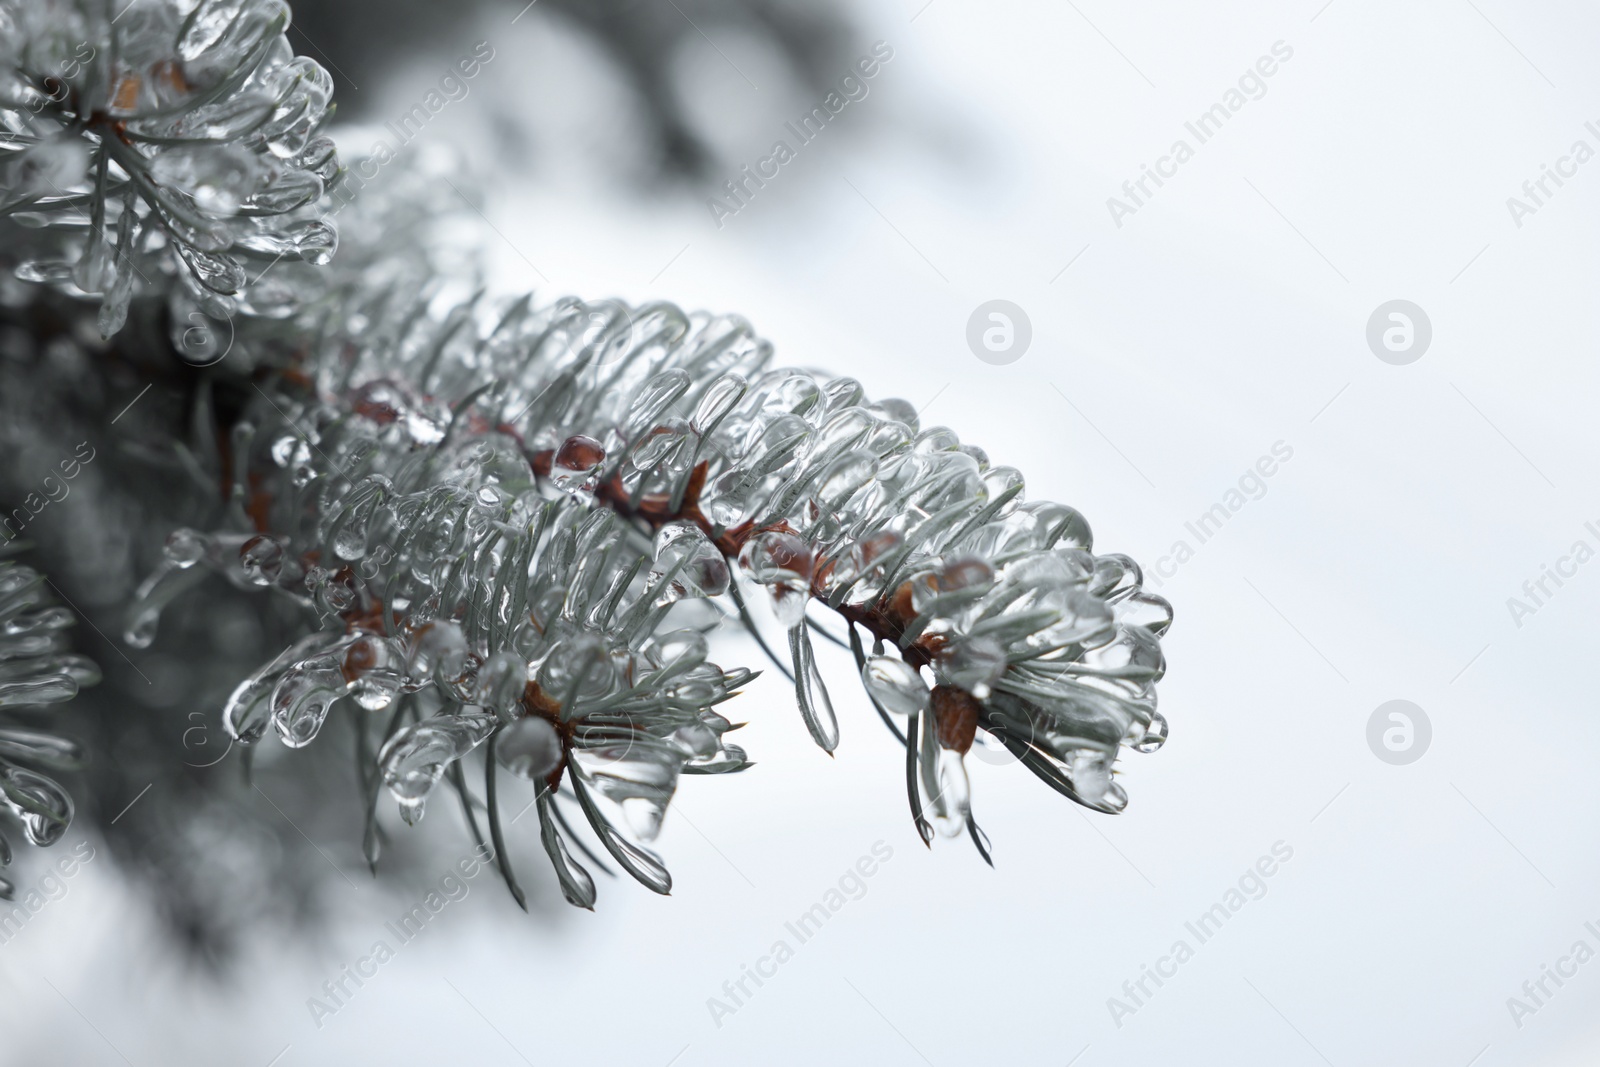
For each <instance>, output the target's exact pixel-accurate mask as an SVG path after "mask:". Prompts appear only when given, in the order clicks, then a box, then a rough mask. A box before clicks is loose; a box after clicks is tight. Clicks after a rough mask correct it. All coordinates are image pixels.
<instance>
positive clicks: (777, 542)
mask: <svg viewBox="0 0 1600 1067" xmlns="http://www.w3.org/2000/svg"><path fill="white" fill-rule="evenodd" d="M814 565H815V560H814V558H813V557H812V554H811V549H810V547H809V546H808V545H807V544H806V543H805V542H804V541H803V540H801V539H800V538H798V537H796V536H795V535H794V534H791V533H784V532H782V531H779V530H768V531H766V532H764V533H758V534H756V535H755V536H754V537H752V538H750V540H749V541H747V542H745V546H744V549H743V550H742V551H741V552H740V553H739V566H740V567H741V568H742V569H743V570H744V573H745V576H746V577H748V578H749V579H750V580H751V581H753V582H757V583H759V584H761V585H764V586H766V587H767V591H768V592H769V593H771V594H772V605H773V611H774V612H775V613H776V614H777V616H778V621H779V622H781V623H782V624H783V625H784V627H785V628H790V629H792V628H793V627H795V626H797V625H799V624H800V623H802V622H803V621H804V619H805V612H806V600H807V599H808V598H809V597H810V595H811V573H812V569H813V567H814Z"/></svg>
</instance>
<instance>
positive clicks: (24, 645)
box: [0, 546, 100, 900]
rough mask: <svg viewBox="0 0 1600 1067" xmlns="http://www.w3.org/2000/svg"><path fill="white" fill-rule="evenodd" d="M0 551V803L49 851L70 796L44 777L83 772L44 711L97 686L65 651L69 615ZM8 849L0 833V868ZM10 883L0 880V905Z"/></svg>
mask: <svg viewBox="0 0 1600 1067" xmlns="http://www.w3.org/2000/svg"><path fill="white" fill-rule="evenodd" d="M4 553H5V547H4V546H0V804H4V805H5V807H6V808H7V809H8V810H9V811H10V812H11V814H12V815H13V816H14V817H15V818H16V820H17V822H18V823H20V825H21V827H22V832H23V835H24V836H25V837H26V838H27V840H28V842H29V843H30V844H34V845H52V844H55V843H56V842H57V841H59V840H61V837H62V835H63V834H65V833H66V832H67V828H68V827H69V826H70V825H71V824H72V816H73V804H72V797H71V795H70V794H68V793H67V791H66V789H64V788H63V787H62V786H61V784H60V783H59V782H57V781H56V780H55V779H54V778H52V777H50V776H49V775H48V774H46V773H44V772H46V771H71V770H76V769H78V768H79V767H81V766H82V765H83V761H84V752H83V749H82V747H81V746H80V745H79V744H78V743H77V742H76V741H73V740H70V739H68V738H65V737H62V736H60V735H58V734H56V733H54V732H53V731H52V730H51V729H50V728H49V726H50V721H49V718H48V709H47V707H46V706H47V705H51V704H59V703H62V702H64V701H67V700H71V699H72V698H73V697H74V696H76V695H77V693H78V690H79V689H80V688H82V687H84V686H89V685H94V684H95V683H96V682H98V681H99V680H100V671H99V669H98V668H97V667H96V666H95V665H94V664H93V663H92V662H90V661H89V660H88V659H86V658H84V657H83V656H79V655H76V654H73V653H71V652H68V651H67V648H68V643H67V632H66V631H67V630H68V629H69V628H70V627H71V626H72V625H73V623H74V622H75V619H74V618H73V615H72V612H70V611H69V610H67V609H66V608H64V607H60V606H58V605H55V604H53V603H52V602H51V601H52V599H53V598H52V597H51V595H50V586H49V583H48V582H47V581H46V579H45V577H44V576H43V575H41V574H39V573H38V572H37V571H35V570H33V569H32V568H31V567H26V566H23V565H21V564H19V563H16V562H13V561H11V560H8V559H5V558H4ZM10 862H11V845H10V843H9V842H8V841H7V840H6V838H5V835H4V834H3V833H0V867H3V866H6V865H8V864H9V863H10ZM10 898H11V883H10V882H9V881H8V880H7V879H5V878H3V877H0V899H6V900H9V899H10Z"/></svg>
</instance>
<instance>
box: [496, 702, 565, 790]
mask: <svg viewBox="0 0 1600 1067" xmlns="http://www.w3.org/2000/svg"><path fill="white" fill-rule="evenodd" d="M494 755H495V759H496V760H498V761H499V763H500V766H502V767H504V768H505V769H506V770H508V771H510V772H511V773H512V774H515V775H517V776H518V777H520V778H527V779H529V780H531V781H541V780H543V779H544V778H545V777H547V776H548V775H549V774H550V772H551V771H553V770H555V769H556V766H557V765H558V764H559V763H560V762H561V738H560V737H559V736H558V735H557V733H556V728H555V727H554V726H552V725H550V722H549V721H548V720H546V719H542V718H540V717H539V716H537V715H528V716H526V717H524V718H521V719H518V720H516V721H515V722H513V723H511V725H509V726H507V727H506V728H505V729H504V730H501V731H500V736H499V737H498V738H496V739H495V743H494Z"/></svg>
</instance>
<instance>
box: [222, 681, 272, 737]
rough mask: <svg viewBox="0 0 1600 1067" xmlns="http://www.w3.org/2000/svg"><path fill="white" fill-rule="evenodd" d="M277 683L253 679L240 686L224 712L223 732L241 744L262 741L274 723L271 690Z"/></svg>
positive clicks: (243, 682) (223, 709) (230, 697)
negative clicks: (270, 725)
mask: <svg viewBox="0 0 1600 1067" xmlns="http://www.w3.org/2000/svg"><path fill="white" fill-rule="evenodd" d="M276 682H277V679H276V678H275V677H274V678H257V677H250V678H246V679H245V680H244V681H242V682H240V683H239V684H238V686H236V687H235V688H234V690H233V693H232V695H231V696H229V697H228V703H227V704H225V705H224V706H223V708H222V728H223V730H225V731H226V732H227V734H228V736H229V737H231V738H233V739H234V740H235V741H238V742H239V743H240V744H245V745H253V744H255V743H256V742H257V741H259V740H261V737H262V735H264V734H265V733H266V732H267V726H268V724H270V723H271V722H272V690H273V687H274V685H275V684H276Z"/></svg>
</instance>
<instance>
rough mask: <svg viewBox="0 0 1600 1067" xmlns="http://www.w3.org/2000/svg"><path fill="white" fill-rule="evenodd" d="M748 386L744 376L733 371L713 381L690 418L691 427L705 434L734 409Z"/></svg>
mask: <svg viewBox="0 0 1600 1067" xmlns="http://www.w3.org/2000/svg"><path fill="white" fill-rule="evenodd" d="M748 388H749V383H748V382H746V381H745V379H744V376H743V375H740V374H735V373H734V372H732V371H729V372H728V373H727V374H724V375H723V376H722V377H720V378H718V379H717V380H716V381H714V382H712V383H711V385H710V386H708V387H707V388H706V391H705V395H704V396H702V397H701V398H700V403H699V404H698V405H696V406H695V409H694V416H693V417H692V418H691V419H690V420H689V427H690V429H692V430H694V432H695V433H696V434H699V435H701V436H704V435H705V433H706V431H707V430H709V429H710V428H711V427H712V426H715V425H716V424H717V423H718V422H719V421H721V419H722V418H723V416H725V415H727V413H728V412H729V411H732V410H733V406H734V405H735V404H737V403H738V402H739V398H740V397H742V396H744V393H745V390H746V389H748Z"/></svg>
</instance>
